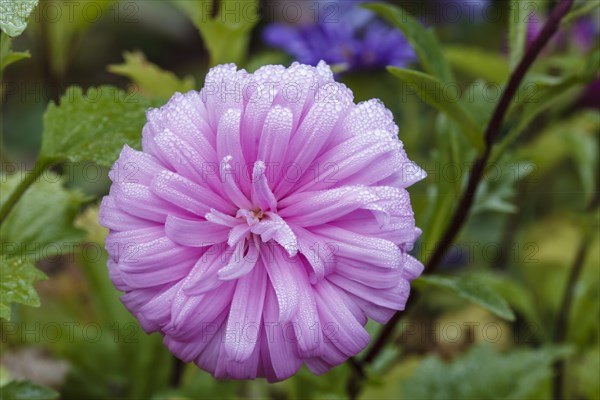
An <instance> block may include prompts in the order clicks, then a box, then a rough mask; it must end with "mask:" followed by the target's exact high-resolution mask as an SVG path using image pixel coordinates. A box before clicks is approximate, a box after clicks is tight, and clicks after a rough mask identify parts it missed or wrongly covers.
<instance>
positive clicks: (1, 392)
mask: <svg viewBox="0 0 600 400" xmlns="http://www.w3.org/2000/svg"><path fill="white" fill-rule="evenodd" d="M58 396H59V394H58V392H56V391H55V390H54V389H51V388H49V387H46V386H42V385H38V384H35V383H33V382H31V381H12V382H10V383H8V384H6V385H5V386H2V388H0V397H1V398H2V399H3V400H54V399H58Z"/></svg>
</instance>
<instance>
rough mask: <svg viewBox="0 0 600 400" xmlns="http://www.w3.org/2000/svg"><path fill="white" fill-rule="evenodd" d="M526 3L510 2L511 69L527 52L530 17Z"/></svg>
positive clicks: (509, 42) (509, 57) (509, 37)
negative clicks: (525, 8) (526, 9)
mask: <svg viewBox="0 0 600 400" xmlns="http://www.w3.org/2000/svg"><path fill="white" fill-rule="evenodd" d="M527 5H528V4H524V2H521V1H511V2H510V13H509V21H508V44H509V53H508V64H509V66H510V69H511V71H512V70H514V69H515V68H516V67H517V65H518V64H519V63H520V62H521V59H522V58H523V54H524V53H525V44H526V40H527V26H528V18H527V12H526V11H525V10H524V6H527Z"/></svg>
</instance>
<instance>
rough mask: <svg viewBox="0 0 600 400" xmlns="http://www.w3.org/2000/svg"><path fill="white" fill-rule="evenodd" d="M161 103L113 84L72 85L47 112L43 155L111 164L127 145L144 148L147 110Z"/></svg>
mask: <svg viewBox="0 0 600 400" xmlns="http://www.w3.org/2000/svg"><path fill="white" fill-rule="evenodd" d="M161 103H162V101H157V100H153V99H147V98H144V97H142V96H140V95H139V94H138V93H135V92H129V93H126V92H124V91H122V90H119V89H117V88H114V87H111V86H101V87H98V88H91V89H88V91H87V92H86V93H84V92H83V91H82V90H81V88H79V87H71V88H69V89H67V92H66V93H65V95H64V96H63V97H62V98H61V100H60V105H56V104H54V103H50V104H49V105H48V108H47V110H46V113H45V114H44V135H43V137H42V150H41V152H40V158H41V159H59V160H70V161H83V160H89V161H94V162H96V163H97V164H99V165H103V166H111V165H112V164H113V163H114V162H115V160H116V159H117V157H118V156H119V152H120V151H121V148H122V147H123V145H125V144H128V145H130V146H131V147H133V148H138V149H139V148H140V146H141V138H142V127H143V126H144V123H145V122H146V115H145V111H146V110H147V109H148V108H150V107H153V106H158V105H160V104H161Z"/></svg>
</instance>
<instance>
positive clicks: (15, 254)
mask: <svg viewBox="0 0 600 400" xmlns="http://www.w3.org/2000/svg"><path fill="white" fill-rule="evenodd" d="M1 178H2V181H1V182H0V189H1V191H0V192H1V194H0V205H2V204H4V202H5V201H6V200H7V199H8V197H9V195H10V193H11V192H12V191H13V190H15V188H16V187H17V185H18V183H19V181H20V179H19V177H18V175H12V176H9V177H7V176H2V177H1ZM62 184H63V180H62V179H61V177H59V176H58V175H56V174H54V173H50V172H47V173H45V174H43V175H42V176H41V178H40V179H39V180H38V181H37V182H35V183H34V184H33V185H32V186H31V187H30V188H29V189H28V190H27V191H26V192H25V194H24V195H23V197H22V198H21V200H20V201H19V202H18V203H17V205H16V206H15V208H13V210H12V211H11V213H10V214H9V215H8V217H7V219H6V220H5V221H4V223H3V224H2V227H0V245H1V248H0V257H1V258H2V260H1V261H2V270H1V271H2V273H1V276H2V279H1V281H2V283H1V286H0V295H1V296H0V297H1V298H2V304H1V307H0V316H1V317H2V318H6V319H9V317H10V308H9V304H10V303H13V302H14V303H22V304H25V305H29V306H35V307H37V306H39V298H38V296H37V294H36V292H35V290H34V288H33V283H34V282H35V281H37V280H40V279H45V275H44V274H43V273H42V272H41V271H39V270H38V269H36V268H35V262H36V261H38V260H40V259H42V258H46V257H53V256H57V255H65V254H69V253H71V252H72V251H73V250H74V248H75V246H76V245H77V244H79V242H80V240H81V238H82V237H83V231H81V230H79V229H76V228H74V227H73V220H74V219H75V216H76V215H77V212H78V211H79V208H80V206H81V204H82V203H83V201H84V200H85V198H84V197H83V196H82V195H81V194H80V193H79V192H76V191H73V190H67V189H65V188H64V187H63V186H62Z"/></svg>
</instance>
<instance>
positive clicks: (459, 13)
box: [433, 0, 490, 23]
mask: <svg viewBox="0 0 600 400" xmlns="http://www.w3.org/2000/svg"><path fill="white" fill-rule="evenodd" d="M488 7H490V1H489V0H438V2H437V3H436V9H435V10H434V12H433V14H434V17H435V18H436V23H457V22H480V21H482V20H483V19H484V16H485V15H486V12H487V11H486V9H487V8H488Z"/></svg>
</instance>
